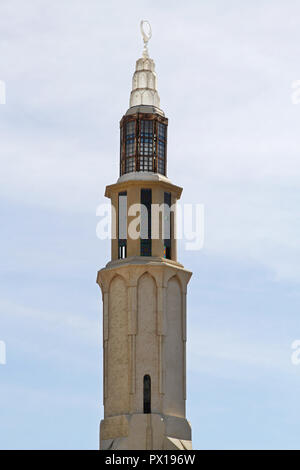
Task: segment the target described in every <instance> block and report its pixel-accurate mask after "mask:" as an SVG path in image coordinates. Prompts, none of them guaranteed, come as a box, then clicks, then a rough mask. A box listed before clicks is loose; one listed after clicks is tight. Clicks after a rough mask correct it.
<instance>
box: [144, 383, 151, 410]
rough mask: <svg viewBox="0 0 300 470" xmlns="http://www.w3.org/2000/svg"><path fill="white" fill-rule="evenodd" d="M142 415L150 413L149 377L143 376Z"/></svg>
mask: <svg viewBox="0 0 300 470" xmlns="http://www.w3.org/2000/svg"><path fill="white" fill-rule="evenodd" d="M144 413H147V414H149V413H151V377H150V375H144Z"/></svg>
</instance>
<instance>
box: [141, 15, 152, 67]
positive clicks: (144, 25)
mask: <svg viewBox="0 0 300 470" xmlns="http://www.w3.org/2000/svg"><path fill="white" fill-rule="evenodd" d="M140 28H141V33H142V36H143V41H144V50H143V57H145V58H146V57H149V54H148V42H149V41H150V39H151V36H152V29H151V25H150V23H149V21H147V20H142V21H141V23H140Z"/></svg>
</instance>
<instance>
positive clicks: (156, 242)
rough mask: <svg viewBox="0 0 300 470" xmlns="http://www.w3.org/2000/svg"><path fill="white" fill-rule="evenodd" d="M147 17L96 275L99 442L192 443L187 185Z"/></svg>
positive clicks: (103, 445)
mask: <svg viewBox="0 0 300 470" xmlns="http://www.w3.org/2000/svg"><path fill="white" fill-rule="evenodd" d="M145 23H147V22H142V23H141V29H142V34H143V37H144V43H145V47H144V51H143V56H142V58H140V59H138V60H137V62H136V70H135V72H134V75H133V81H132V91H131V95H130V107H129V109H128V111H127V112H126V114H125V115H124V116H123V117H122V119H121V122H120V132H121V137H120V177H119V179H118V180H117V182H116V183H115V184H112V185H110V186H107V188H106V192H105V195H106V196H107V197H108V198H110V199H111V205H112V232H113V233H112V242H111V261H110V262H109V263H108V264H107V265H106V267H105V268H104V269H102V270H100V271H99V272H98V278H97V283H98V284H99V286H100V288H101V291H102V298H103V401H104V419H103V420H102V421H101V424H100V449H120V450H121V449H125V450H126V449H130V450H137V449H153V450H160V449H166V450H167V449H170V450H171V449H173V450H176V449H191V448H192V442H191V427H190V424H189V422H188V421H187V420H186V416H185V401H186V292H187V284H188V282H189V279H190V277H191V272H190V271H187V270H186V269H184V267H183V266H182V265H181V264H180V263H178V261H177V249H176V237H175V225H176V224H175V221H176V201H177V200H178V199H179V198H180V196H181V192H182V188H180V187H178V186H175V185H174V184H172V183H171V181H170V180H169V179H168V178H167V176H166V174H167V171H166V170H167V127H168V120H167V118H166V117H165V115H164V113H163V111H162V110H161V109H160V100H159V96H158V92H157V79H156V74H155V64H154V61H153V60H152V59H150V57H149V54H148V50H147V42H148V40H149V39H150V37H151V29H149V30H148V33H146V32H145V26H147V24H146V25H145ZM148 25H149V24H148ZM149 27H150V25H149Z"/></svg>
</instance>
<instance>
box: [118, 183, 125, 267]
mask: <svg viewBox="0 0 300 470" xmlns="http://www.w3.org/2000/svg"><path fill="white" fill-rule="evenodd" d="M118 212H119V214H118V217H119V220H118V251H119V253H118V258H119V259H123V258H126V256H127V192H126V191H124V192H122V193H119V203H118Z"/></svg>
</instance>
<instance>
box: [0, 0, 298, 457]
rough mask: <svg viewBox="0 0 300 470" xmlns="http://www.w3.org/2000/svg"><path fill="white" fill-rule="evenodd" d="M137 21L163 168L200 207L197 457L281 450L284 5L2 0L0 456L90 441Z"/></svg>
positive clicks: (291, 45) (291, 46) (292, 188)
mask: <svg viewBox="0 0 300 470" xmlns="http://www.w3.org/2000/svg"><path fill="white" fill-rule="evenodd" d="M141 19H147V20H149V21H150V23H151V25H152V33H153V36H152V39H151V41H150V43H149V52H150V56H151V57H152V58H153V59H154V60H155V63H156V72H157V76H158V91H159V94H160V99H161V107H162V109H163V110H164V112H165V113H166V116H167V117H168V118H169V132H168V136H169V142H168V176H169V177H170V179H171V180H172V182H173V183H174V184H177V185H179V186H182V187H183V188H184V191H183V196H182V201H183V202H185V203H201V204H204V207H205V242H204V248H203V250H201V251H198V252H188V251H185V249H184V243H180V244H179V252H178V255H179V261H180V262H182V263H183V264H184V265H185V267H186V268H188V269H190V270H191V271H193V273H194V274H193V277H192V280H191V282H190V285H189V292H188V357H187V360H188V400H187V417H188V419H189V420H190V421H191V424H192V429H193V445H194V448H196V449H214V448H216V449H239V448H241V449H242V448H244V449H245V448H250V449H254V448H255V449H259V448H268V449H276V448H284V449H289V448H296V449H299V448H300V445H299V419H300V409H299V408H300V407H299V389H300V365H299V366H295V365H292V363H291V354H292V349H291V343H292V342H293V341H294V340H295V339H300V320H299V318H300V290H299V287H300V244H299V239H300V217H299V205H300V137H299V124H300V105H295V104H293V103H292V99H291V95H292V83H293V82H294V81H295V80H300V68H299V42H300V3H299V2H298V1H297V0H294V1H291V0H287V1H285V2H282V1H277V0H273V1H272V2H270V1H267V0H259V1H258V0H256V1H252V2H241V1H238V0H234V1H233V0H231V1H226V2H225V1H222V0H218V1H217V0H210V1H209V2H208V1H204V0H202V1H199V0H198V1H191V0H190V1H189V2H185V3H184V2H175V1H173V2H171V1H169V0H165V1H164V2H161V1H152V2H146V1H143V0H139V1H127V2H121V1H110V2H104V1H101V0H97V1H96V0H85V1H83V0H52V1H51V2H50V1H42V0H27V1H26V2H24V0H2V1H1V4H0V31H1V33H0V80H2V81H4V82H5V85H6V104H5V105H1V104H0V162H1V166H0V207H1V216H2V217H1V222H2V223H1V232H0V234H1V235H0V236H1V247H2V249H1V263H0V279H1V282H0V341H5V343H6V349H7V364H6V365H0V416H1V419H0V448H2V449H47V448H49V449H76V448H82V449H96V448H97V447H98V428H99V421H100V419H101V417H102V416H103V407H102V346H101V344H102V343H101V321H102V302H101V294H100V290H99V288H98V286H97V285H96V283H95V280H96V273H97V270H98V269H100V268H102V267H103V266H105V264H106V263H107V262H108V261H109V256H110V252H109V242H108V241H101V240H99V239H97V237H96V225H97V223H98V218H97V217H96V208H97V206H98V205H99V204H100V203H103V202H106V200H105V198H104V189H105V186H106V185H107V184H111V183H114V182H116V180H117V177H118V164H119V120H120V119H121V117H122V115H123V114H124V113H125V112H126V110H127V108H128V106H129V94H130V87H131V78H132V74H133V72H134V67H135V61H136V60H137V59H138V58H139V57H140V56H141V53H142V47H143V45H142V39H141V35H140V32H139V22H140V20H141Z"/></svg>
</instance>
